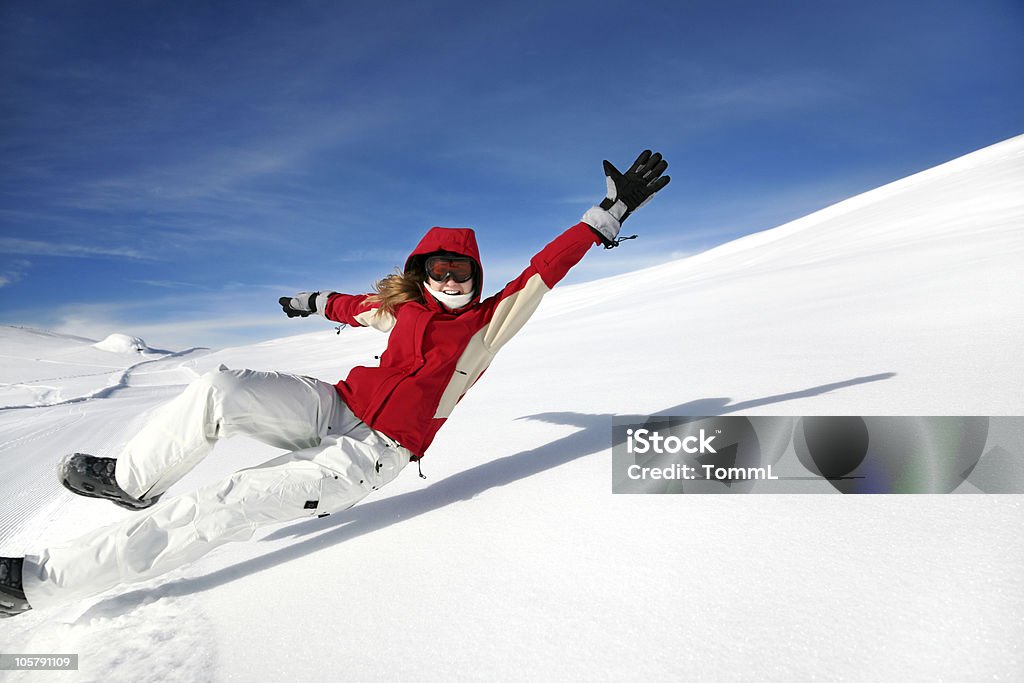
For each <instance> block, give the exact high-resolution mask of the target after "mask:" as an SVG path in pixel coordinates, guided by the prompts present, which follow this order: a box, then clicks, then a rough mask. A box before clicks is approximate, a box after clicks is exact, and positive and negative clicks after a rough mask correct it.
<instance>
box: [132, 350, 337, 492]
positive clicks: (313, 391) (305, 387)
mask: <svg viewBox="0 0 1024 683" xmlns="http://www.w3.org/2000/svg"><path fill="white" fill-rule="evenodd" d="M352 420H354V417H353V416H352V415H351V412H350V411H348V409H347V407H346V406H345V405H344V403H343V402H342V401H341V398H340V397H339V396H338V393H337V391H336V390H335V388H334V387H333V386H331V385H330V384H327V383H326V382H321V381H319V380H316V379H313V378H310V377H300V376H298V375H289V374H285V373H279V372H257V371H254V370H227V369H226V368H221V369H220V370H215V371H213V372H209V373H207V374H205V375H203V376H202V377H200V378H199V379H197V380H196V381H194V382H192V383H191V384H190V385H189V386H188V387H187V388H186V389H185V391H184V392H183V393H182V394H181V395H179V396H178V397H177V398H175V399H174V400H172V401H171V402H170V403H168V404H166V405H165V406H163V407H162V408H160V409H159V410H158V411H157V412H156V413H155V414H154V415H153V416H152V418H151V419H150V420H149V421H147V423H146V425H145V426H144V427H143V428H142V429H141V430H140V431H139V433H138V434H136V435H135V436H134V437H133V438H132V439H131V440H130V441H129V442H128V443H127V444H126V445H125V447H124V449H123V450H122V452H121V453H120V454H119V455H118V458H117V468H116V471H115V474H114V476H115V478H116V479H117V483H118V485H119V486H120V487H121V488H122V489H124V490H125V491H126V492H128V493H129V494H130V495H133V496H135V497H137V498H150V497H153V496H156V495H159V494H162V493H164V492H165V491H166V490H167V489H169V488H170V487H171V486H172V485H173V484H174V483H175V482H177V481H178V480H180V479H181V478H182V477H183V476H185V475H186V474H187V473H188V472H189V471H191V470H192V468H194V467H195V466H196V465H198V464H199V462H200V461H202V459H203V458H205V457H206V456H207V455H208V454H209V453H210V451H211V449H212V448H213V446H214V444H215V443H216V442H217V440H218V439H221V438H224V437H230V436H234V435H239V434H244V435H247V436H251V437H253V438H255V439H258V440H259V441H262V442H263V443H267V444H270V445H272V446H277V447H280V448H285V449H287V450H290V451H291V450H298V449H302V448H309V447H312V446H315V445H317V444H318V443H320V439H321V438H323V437H324V436H326V435H327V434H328V433H330V432H331V430H332V429H334V430H335V431H346V430H347V429H348V428H350V427H351V422H352ZM346 421H347V422H348V423H349V424H343V423H345V422H346Z"/></svg>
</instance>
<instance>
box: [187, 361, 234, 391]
mask: <svg viewBox="0 0 1024 683" xmlns="http://www.w3.org/2000/svg"><path fill="white" fill-rule="evenodd" d="M244 373H245V370H228V369H227V368H224V367H221V368H218V369H216V370H211V371H210V372H207V373H206V374H205V375H202V376H201V377H200V378H199V379H197V380H195V381H194V382H193V383H192V388H193V390H194V391H196V392H198V393H201V394H207V395H208V394H214V393H219V394H228V395H230V394H232V393H234V392H235V391H237V390H238V389H239V388H240V387H241V386H242V384H244V379H243V375H244Z"/></svg>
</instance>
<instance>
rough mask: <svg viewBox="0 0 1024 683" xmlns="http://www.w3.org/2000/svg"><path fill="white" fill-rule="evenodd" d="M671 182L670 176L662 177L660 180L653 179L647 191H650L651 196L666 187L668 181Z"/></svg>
mask: <svg viewBox="0 0 1024 683" xmlns="http://www.w3.org/2000/svg"><path fill="white" fill-rule="evenodd" d="M671 180H672V176H668V175H663V176H661V177H660V178H655V179H654V180H652V181H651V183H650V184H649V185H648V186H647V189H648V190H649V191H650V193H651V194H654V193H655V192H658V191H659V190H661V188H663V187H665V186H666V185H668V184H669V181H671Z"/></svg>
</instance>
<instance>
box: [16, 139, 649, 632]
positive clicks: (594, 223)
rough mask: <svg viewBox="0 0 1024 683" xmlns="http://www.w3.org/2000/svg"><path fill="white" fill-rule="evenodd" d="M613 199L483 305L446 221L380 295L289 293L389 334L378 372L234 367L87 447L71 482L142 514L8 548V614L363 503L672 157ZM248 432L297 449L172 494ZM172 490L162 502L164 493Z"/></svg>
mask: <svg viewBox="0 0 1024 683" xmlns="http://www.w3.org/2000/svg"><path fill="white" fill-rule="evenodd" d="M604 167H605V174H606V176H607V184H608V195H607V196H606V197H605V199H604V200H603V201H602V202H601V204H600V205H598V206H595V207H593V208H591V209H590V210H588V211H587V212H586V214H584V216H583V219H582V220H581V222H580V223H578V224H577V225H575V226H573V227H571V228H569V229H568V230H566V231H565V232H564V233H562V234H561V235H559V236H558V237H557V238H555V240H554V241H552V242H551V243H550V244H548V245H547V246H546V247H544V249H542V250H541V251H540V253H538V254H537V255H536V256H534V257H533V259H531V261H530V265H529V266H528V267H527V268H526V270H525V271H523V273H522V274H521V275H520V276H519V277H517V278H516V279H514V280H513V281H512V282H510V283H508V284H507V285H506V286H505V287H504V288H503V289H502V290H501V291H500V292H498V293H497V294H495V295H493V296H491V297H489V298H487V299H484V300H482V301H481V300H480V294H481V292H482V291H483V275H484V273H483V267H482V265H481V263H480V254H479V251H478V249H477V245H476V237H475V235H474V233H473V231H472V230H469V229H454V228H432V229H431V230H430V231H429V232H428V233H427V234H426V235H425V236H424V237H423V239H422V240H421V241H420V243H419V244H418V245H417V246H416V248H415V249H414V250H413V251H412V253H411V254H410V255H409V258H408V259H407V260H406V263H405V268H404V270H403V271H402V272H401V273H399V274H395V275H391V276H389V277H387V278H385V279H383V280H381V281H380V282H378V283H377V288H376V290H377V291H376V293H374V294H372V295H355V296H354V295H347V294H338V293H336V292H301V293H299V294H296V295H295V296H292V297H282V298H281V300H280V303H281V306H282V308H283V309H284V311H285V313H287V314H288V316H289V317H295V316H301V317H305V316H309V315H312V314H319V315H322V316H324V317H325V318H327V319H329V320H334V321H336V322H343V323H348V324H350V325H360V326H370V327H375V328H377V329H379V330H382V331H385V332H390V333H391V334H390V338H389V340H388V346H387V349H386V350H385V351H384V353H383V354H382V355H381V357H380V365H379V366H378V367H362V366H360V367H356V368H353V369H352V371H351V372H350V373H349V375H348V377H347V378H346V379H345V380H343V381H341V382H339V383H338V384H337V385H336V386H332V385H330V384H327V383H325V382H321V381H319V380H316V379H313V378H310V377H299V376H295V375H287V374H282V373H276V372H256V371H252V370H227V369H226V368H223V367H222V368H220V369H219V370H216V371H214V372H211V373H208V374H206V375H204V376H203V377H201V378H199V379H198V380H196V381H195V382H193V383H192V384H191V385H189V387H188V388H187V389H186V390H185V392H184V393H182V394H181V395H180V396H179V397H178V398H176V399H174V400H173V401H171V402H170V403H169V404H167V405H166V406H164V407H163V408H162V409H161V410H160V411H158V412H157V413H156V414H155V415H154V417H153V419H152V420H150V421H149V422H148V423H147V424H146V426H145V427H143V429H142V430H141V431H140V432H139V433H138V434H137V435H136V436H135V437H134V438H132V439H131V440H130V441H129V442H128V444H127V445H126V446H125V448H124V449H123V451H122V452H121V454H120V456H119V457H118V458H117V459H116V460H115V459H113V458H101V457H95V456H91V455H86V454H81V453H76V454H73V455H71V456H69V457H67V458H65V459H64V461H62V463H61V465H60V467H59V472H60V479H61V482H62V483H63V484H64V485H65V486H66V487H68V488H69V489H71V490H72V491H74V492H75V493H78V494H80V495H84V496H91V497H97V498H107V499H109V500H112V501H113V502H115V503H117V504H118V505H121V506H123V507H127V508H129V509H133V510H140V511H141V512H138V513H137V514H136V515H133V516H131V517H130V518H128V519H125V520H124V521H123V522H121V523H119V524H115V525H113V526H109V527H104V528H101V529H98V530H96V531H93V532H91V533H89V534H86V535H85V536H82V537H80V538H77V539H75V540H74V541H71V542H69V543H65V544H62V545H59V546H52V547H49V548H46V549H44V550H42V551H40V552H39V553H37V554H35V555H28V556H26V557H24V558H0V611H2V612H3V613H5V615H11V614H17V613H20V612H23V611H25V610H27V609H29V608H30V605H31V606H35V607H40V606H48V605H52V604H57V603H60V602H63V601H66V600H69V599H73V598H78V597H83V596H86V595H90V594H94V593H98V592H100V591H103V590H107V589H109V588H112V587H114V586H116V585H117V584H119V583H127V582H135V581H142V580H145V579H149V578H152V577H154V576H158V575H160V574H162V573H164V572H167V571H169V570H171V569H173V568H175V567H178V566H181V565H183V564H185V563H188V562H192V561H194V560H196V559H197V558H199V557H201V556H202V555H204V554H205V553H207V552H209V551H210V550H211V549H213V548H215V547H216V546H218V545H221V544H223V543H227V542H229V541H240V540H246V539H249V538H251V537H252V535H253V533H254V532H255V530H256V528H257V527H259V526H262V525H265V524H272V523H277V522H287V521H292V520H295V519H300V518H302V517H312V516H322V515H326V514H330V513H331V512H336V511H340V510H344V509H346V508H349V507H351V506H352V505H355V504H356V503H357V502H358V501H359V500H361V499H362V498H363V497H364V496H366V495H367V494H368V493H370V492H371V491H373V490H376V489H378V488H380V487H381V486H383V485H385V484H387V483H388V482H389V481H391V480H392V479H394V478H395V477H396V476H397V475H398V473H399V472H400V471H401V470H402V469H403V468H404V467H405V466H406V465H407V464H408V463H409V462H410V461H413V460H419V459H420V458H422V457H423V455H424V454H425V453H426V451H427V448H428V447H429V446H430V443H431V441H432V440H433V438H434V435H435V434H436V433H437V430H438V429H439V428H440V427H441V425H443V424H444V422H445V420H446V419H447V418H448V416H449V415H450V414H451V411H452V409H453V408H454V407H455V405H456V404H457V403H458V402H459V400H460V399H461V398H462V396H463V395H464V394H465V392H466V391H467V390H468V389H469V387H470V386H472V385H473V383H474V382H476V380H477V379H479V377H480V375H482V374H483V372H484V370H486V369H487V366H488V365H489V363H490V361H491V359H492V358H493V357H494V354H495V353H497V351H498V350H499V349H500V348H501V347H502V346H503V345H504V344H505V343H506V342H507V341H508V340H509V339H510V338H511V337H512V335H514V334H515V333H516V332H518V331H519V329H520V328H521V327H522V326H523V324H524V323H525V322H526V320H527V319H528V318H529V317H530V315H531V314H532V313H533V312H534V310H536V308H537V305H538V304H539V303H540V300H541V297H543V295H544V294H545V293H546V292H548V291H550V289H551V288H552V287H553V286H554V285H555V284H556V283H557V282H558V281H559V280H561V279H562V278H563V277H564V276H565V274H566V273H567V272H568V270H569V269H570V268H571V267H572V266H574V265H575V264H576V263H578V262H579V261H580V259H582V258H583V255H584V254H585V253H586V252H587V251H588V250H589V249H590V248H591V247H592V246H594V245H595V244H599V243H604V245H605V246H606V247H607V248H611V247H613V246H616V245H617V244H618V241H619V240H618V233H619V229H620V226H621V224H622V222H623V221H624V220H625V219H626V218H627V217H628V216H629V214H630V213H631V212H632V211H633V210H635V209H637V208H638V207H640V206H641V205H643V204H644V203H646V202H647V201H648V200H649V199H650V198H651V197H652V196H654V194H655V193H656V192H657V191H658V190H660V189H661V188H663V187H664V186H665V185H667V184H668V182H669V177H668V176H663V175H662V173H664V171H665V169H666V168H667V167H668V164H667V163H666V162H665V161H664V160H662V158H661V155H660V154H652V153H651V152H650V151H644V152H643V153H642V154H641V155H640V156H639V157H638V158H637V160H636V161H635V162H634V163H633V165H632V166H631V167H630V169H629V170H628V171H627V172H626V173H625V174H622V173H620V172H619V171H618V170H617V169H616V168H615V167H614V166H613V165H612V164H610V163H609V162H607V161H605V162H604ZM236 434H244V435H247V436H250V437H253V438H256V439H258V440H260V441H262V442H264V443H267V444H270V445H273V446H278V447H280V448H284V449H286V450H287V451H288V452H287V453H285V454H284V455H281V456H279V457H277V458H274V459H272V460H270V461H268V462H266V463H264V464H262V465H259V466H257V467H253V468H249V469H245V470H241V471H239V472H236V473H235V474H233V475H232V476H231V477H229V478H228V479H226V480H225V481H223V482H220V483H216V484H212V485H209V486H205V487H203V488H200V489H198V490H196V491H193V492H191V493H186V494H182V495H180V496H176V497H173V498H170V499H167V500H164V501H160V498H161V496H162V495H163V494H164V492H166V491H167V490H168V489H169V488H170V487H171V486H172V485H173V484H174V483H175V482H177V481H178V480H180V479H181V477H183V476H184V475H185V474H186V473H187V472H188V471H189V470H191V469H192V468H193V467H195V466H196V465H197V464H198V463H199V462H200V461H201V460H202V459H203V458H204V457H205V456H206V455H207V454H208V453H209V452H210V450H211V449H212V448H213V446H214V444H215V443H216V441H217V440H218V439H220V438H224V437H229V436H233V435H236ZM158 501H160V502H159V503H158Z"/></svg>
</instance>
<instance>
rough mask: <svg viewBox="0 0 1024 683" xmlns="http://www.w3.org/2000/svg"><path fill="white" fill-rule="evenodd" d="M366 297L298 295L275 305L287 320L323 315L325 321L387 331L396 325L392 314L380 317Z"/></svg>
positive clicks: (331, 293)
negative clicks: (279, 306) (277, 305)
mask: <svg viewBox="0 0 1024 683" xmlns="http://www.w3.org/2000/svg"><path fill="white" fill-rule="evenodd" d="M368 296H369V294H338V293H337V292H299V293H298V294H296V295H295V296H290V297H289V296H283V297H281V298H280V299H279V300H278V302H279V303H280V304H281V308H283V309H284V312H285V313H286V314H287V315H288V317H289V318H295V317H300V318H305V317H307V316H310V315H313V314H314V313H315V314H317V315H322V316H323V317H325V318H327V319H328V320H333V321H334V322H338V323H347V324H349V325H354V326H357V327H373V328H376V329H378V330H381V331H382V332H387V331H388V330H390V329H391V328H392V327H394V326H395V318H394V316H392V315H386V314H384V315H382V314H380V312H379V311H378V309H377V307H376V306H374V305H372V304H368V303H366V297H368Z"/></svg>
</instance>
